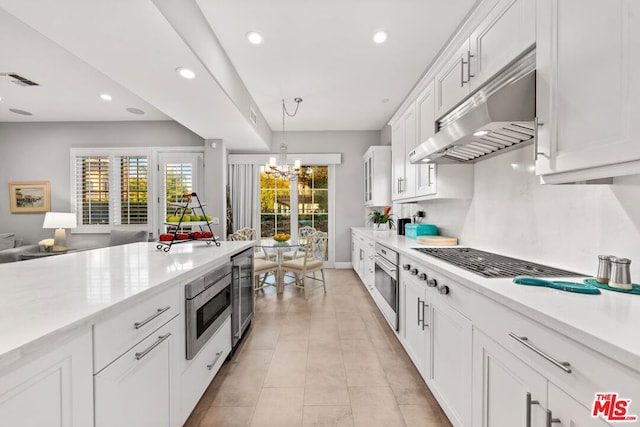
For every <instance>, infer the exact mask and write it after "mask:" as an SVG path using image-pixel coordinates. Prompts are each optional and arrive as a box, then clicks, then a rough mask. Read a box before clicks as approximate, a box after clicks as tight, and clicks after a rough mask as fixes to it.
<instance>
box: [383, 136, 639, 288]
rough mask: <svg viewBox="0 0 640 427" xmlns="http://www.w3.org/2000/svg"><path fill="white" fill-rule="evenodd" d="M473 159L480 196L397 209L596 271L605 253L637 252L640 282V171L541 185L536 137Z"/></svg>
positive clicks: (489, 242) (464, 237)
mask: <svg viewBox="0 0 640 427" xmlns="http://www.w3.org/2000/svg"><path fill="white" fill-rule="evenodd" d="M473 167H474V193H473V199H471V200H453V199H451V200H433V201H424V202H420V203H417V204H413V205H405V206H403V207H402V208H401V207H400V205H397V206H396V207H394V212H396V213H398V214H399V216H402V214H403V213H404V212H401V210H407V213H413V212H415V211H417V210H423V211H425V212H426V218H425V219H424V222H425V223H430V224H436V225H438V227H439V228H440V229H441V230H442V231H441V234H443V235H449V236H454V237H457V238H458V239H459V241H460V243H461V244H463V245H467V246H471V247H476V246H477V247H482V248H484V249H485V250H489V251H493V252H502V253H508V254H509V255H511V256H515V257H519V258H525V259H528V260H529V261H534V262H540V263H543V264H551V265H553V264H557V265H559V266H560V267H563V268H565V269H568V270H572V271H577V272H580V273H584V274H595V272H596V269H597V267H598V259H597V256H598V255H601V254H604V255H615V256H619V257H624V258H630V259H631V261H632V263H631V278H632V279H633V280H634V281H635V282H636V283H640V202H639V201H638V194H640V175H634V176H627V177H620V178H614V179H613V184H608V185H607V184H605V185H602V184H578V185H542V184H540V183H539V178H538V177H537V176H536V175H535V168H534V165H533V146H532V145H528V146H525V147H522V148H520V149H517V150H513V151H510V152H507V153H504V154H501V155H499V156H496V157H493V158H490V159H486V160H483V161H480V162H478V163H475V164H474V166H473ZM409 211H411V212H409Z"/></svg>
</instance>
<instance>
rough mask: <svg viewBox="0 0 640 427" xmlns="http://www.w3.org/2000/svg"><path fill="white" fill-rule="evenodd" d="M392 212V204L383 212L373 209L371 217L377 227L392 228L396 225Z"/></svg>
mask: <svg viewBox="0 0 640 427" xmlns="http://www.w3.org/2000/svg"><path fill="white" fill-rule="evenodd" d="M393 216H394V215H393V214H392V213H391V206H386V207H385V208H384V209H383V211H382V212H378V211H371V213H370V214H369V219H371V222H373V224H374V225H375V227H376V228H384V229H389V230H390V229H392V228H394V227H395V221H394V219H393Z"/></svg>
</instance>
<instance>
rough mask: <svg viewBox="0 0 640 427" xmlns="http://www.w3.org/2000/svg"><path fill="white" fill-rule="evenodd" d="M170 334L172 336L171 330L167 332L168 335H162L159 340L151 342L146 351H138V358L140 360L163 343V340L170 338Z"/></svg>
mask: <svg viewBox="0 0 640 427" xmlns="http://www.w3.org/2000/svg"><path fill="white" fill-rule="evenodd" d="M170 336H171V332H169V333H167V334H166V335H160V336H159V337H158V341H156V342H154V343H153V344H151V345H150V346H149V348H148V349H146V350H145V351H141V352H140V353H136V360H140V359H142V358H143V357H145V356H146V355H147V354H149V352H151V351H152V350H153V349H154V348H156V347H157V346H159V345H160V344H162V342H163V341H164V340H166V339H167V338H169V337H170Z"/></svg>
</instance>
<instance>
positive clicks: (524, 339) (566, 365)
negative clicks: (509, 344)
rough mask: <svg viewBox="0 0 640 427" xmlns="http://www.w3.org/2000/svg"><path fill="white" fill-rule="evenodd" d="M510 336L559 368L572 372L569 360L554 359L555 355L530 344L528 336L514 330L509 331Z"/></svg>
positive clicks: (568, 372)
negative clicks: (520, 334) (552, 355)
mask: <svg viewBox="0 0 640 427" xmlns="http://www.w3.org/2000/svg"><path fill="white" fill-rule="evenodd" d="M509 336H510V337H511V338H513V339H514V340H516V341H518V342H519V343H520V344H522V345H524V346H525V347H527V348H528V349H530V350H532V351H533V352H534V353H536V354H537V355H539V356H542V357H544V358H545V359H547V360H548V361H549V362H551V363H553V364H554V365H556V366H557V367H558V368H560V369H562V370H563V371H565V372H566V373H567V374H570V373H571V364H570V363H569V362H559V361H557V360H556V359H554V358H553V357H551V356H549V355H548V354H547V353H545V352H544V351H542V350H539V349H537V348H536V347H534V346H532V345H531V344H529V343H528V342H527V341H528V340H529V339H528V338H527V337H519V336H517V335H516V334H514V333H513V332H509Z"/></svg>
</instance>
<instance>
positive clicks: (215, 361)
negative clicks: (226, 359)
mask: <svg viewBox="0 0 640 427" xmlns="http://www.w3.org/2000/svg"><path fill="white" fill-rule="evenodd" d="M223 354H224V351H219V352H217V353H216V358H215V359H213V362H211V363H210V364H208V365H207V369H208V370H212V369H213V367H214V366H216V363H218V360H219V359H220V358H221V357H222V355H223Z"/></svg>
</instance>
